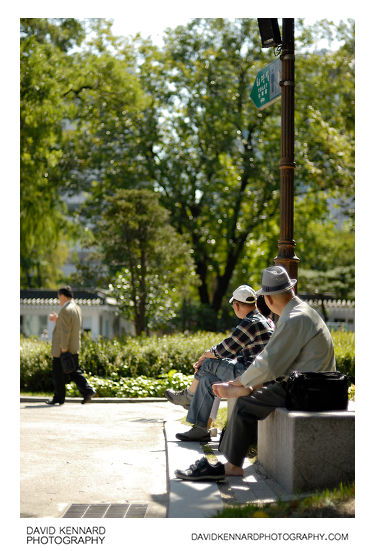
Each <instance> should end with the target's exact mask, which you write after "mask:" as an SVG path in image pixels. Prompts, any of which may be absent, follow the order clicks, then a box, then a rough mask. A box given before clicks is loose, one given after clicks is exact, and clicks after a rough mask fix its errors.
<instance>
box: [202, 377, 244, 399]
mask: <svg viewBox="0 0 375 551" xmlns="http://www.w3.org/2000/svg"><path fill="white" fill-rule="evenodd" d="M212 390H213V391H214V394H215V396H217V397H218V398H238V397H240V396H248V395H249V394H251V393H252V392H253V388H252V387H245V386H243V385H242V384H241V383H240V382H239V381H238V380H235V381H228V382H227V383H214V384H213V385H212Z"/></svg>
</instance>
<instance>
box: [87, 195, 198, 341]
mask: <svg viewBox="0 0 375 551" xmlns="http://www.w3.org/2000/svg"><path fill="white" fill-rule="evenodd" d="M168 218H169V214H168V212H167V211H166V209H164V208H163V207H162V206H160V205H159V202H158V197H157V195H156V194H155V193H153V192H151V191H149V190H119V191H118V192H117V193H116V195H115V196H114V197H110V198H108V206H107V208H106V209H105V210H104V212H103V215H102V218H101V220H100V223H99V228H100V230H99V233H98V234H97V236H96V238H97V244H98V246H99V248H100V249H101V251H102V255H103V262H104V263H105V265H106V266H108V267H109V271H110V275H111V274H112V283H111V285H110V291H111V294H112V295H113V296H114V297H116V298H117V300H118V302H119V304H120V309H121V311H122V312H123V314H124V315H125V316H126V317H127V319H131V320H132V321H134V324H135V330H136V334H137V335H140V334H142V333H143V332H145V331H148V330H149V329H151V328H158V327H160V325H162V324H165V323H166V321H167V320H170V319H171V318H173V317H174V316H175V312H176V308H177V307H178V305H180V304H181V303H182V301H183V299H184V297H186V296H187V294H188V293H189V290H190V289H189V287H190V286H191V285H192V284H193V283H194V279H195V276H194V269H193V263H192V260H191V255H190V250H189V248H188V246H187V245H186V243H185V242H184V240H183V239H182V237H181V236H180V235H179V234H178V233H177V232H176V230H175V229H174V228H173V227H172V226H171V225H170V224H169V223H168Z"/></svg>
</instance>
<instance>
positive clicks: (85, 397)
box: [81, 392, 96, 404]
mask: <svg viewBox="0 0 375 551" xmlns="http://www.w3.org/2000/svg"><path fill="white" fill-rule="evenodd" d="M94 396H96V392H93V393H92V394H89V395H88V396H84V397H83V400H82V402H81V404H87V403H88V402H91V398H94Z"/></svg>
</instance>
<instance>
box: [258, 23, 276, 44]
mask: <svg viewBox="0 0 375 551" xmlns="http://www.w3.org/2000/svg"><path fill="white" fill-rule="evenodd" d="M258 27H259V32H260V37H261V39H262V48H273V47H275V46H279V44H281V36H280V29H279V23H278V21H277V19H258Z"/></svg>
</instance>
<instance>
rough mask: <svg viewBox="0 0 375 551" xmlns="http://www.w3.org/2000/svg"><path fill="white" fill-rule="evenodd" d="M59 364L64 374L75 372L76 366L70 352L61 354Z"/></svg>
mask: <svg viewBox="0 0 375 551" xmlns="http://www.w3.org/2000/svg"><path fill="white" fill-rule="evenodd" d="M60 362H61V366H62V369H63V372H64V373H66V374H69V373H73V371H76V365H75V362H74V358H73V354H72V353H71V352H61V355H60Z"/></svg>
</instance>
